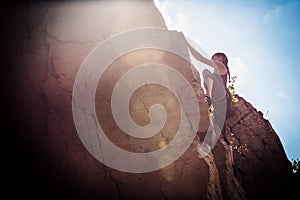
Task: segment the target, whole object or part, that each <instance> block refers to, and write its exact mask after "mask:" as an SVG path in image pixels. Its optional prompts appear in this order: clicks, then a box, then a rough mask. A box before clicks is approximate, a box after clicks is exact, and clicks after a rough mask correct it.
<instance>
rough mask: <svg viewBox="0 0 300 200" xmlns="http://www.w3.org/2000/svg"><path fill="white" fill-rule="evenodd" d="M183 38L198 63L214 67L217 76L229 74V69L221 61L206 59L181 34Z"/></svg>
mask: <svg viewBox="0 0 300 200" xmlns="http://www.w3.org/2000/svg"><path fill="white" fill-rule="evenodd" d="M180 33H181V34H182V36H183V39H184V41H185V42H186V44H187V47H188V48H189V50H190V52H191V54H192V55H193V56H194V58H196V59H197V60H198V61H200V62H202V63H204V64H206V65H208V66H210V67H213V68H214V69H215V71H216V73H217V74H220V75H223V74H226V73H227V68H226V66H225V65H224V64H223V63H221V62H219V61H213V60H209V59H207V58H205V57H204V56H202V55H201V54H200V53H199V52H198V51H197V50H196V49H194V47H193V46H192V45H191V44H190V43H189V42H188V41H187V40H186V38H185V36H184V35H183V33H182V32H180Z"/></svg>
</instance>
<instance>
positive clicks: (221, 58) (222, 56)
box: [212, 53, 228, 68]
mask: <svg viewBox="0 0 300 200" xmlns="http://www.w3.org/2000/svg"><path fill="white" fill-rule="evenodd" d="M212 59H213V60H214V61H220V62H221V63H223V64H224V65H225V66H226V67H227V68H228V58H227V56H226V55H225V54H224V53H215V54H214V55H213V56H212Z"/></svg>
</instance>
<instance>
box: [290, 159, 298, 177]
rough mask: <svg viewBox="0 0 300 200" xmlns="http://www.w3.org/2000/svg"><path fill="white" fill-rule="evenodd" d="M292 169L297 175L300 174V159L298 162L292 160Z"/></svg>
mask: <svg viewBox="0 0 300 200" xmlns="http://www.w3.org/2000/svg"><path fill="white" fill-rule="evenodd" d="M292 169H293V172H294V173H295V174H299V173H300V160H299V159H296V160H294V159H292Z"/></svg>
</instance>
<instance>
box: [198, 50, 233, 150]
mask: <svg viewBox="0 0 300 200" xmlns="http://www.w3.org/2000/svg"><path fill="white" fill-rule="evenodd" d="M212 60H213V61H214V62H215V63H216V65H217V66H219V67H215V68H214V71H213V73H212V72H210V71H209V70H207V69H205V70H203V72H202V74H203V78H204V87H205V90H206V95H207V99H208V102H209V103H211V104H212V106H213V110H214V111H213V116H214V123H215V124H216V125H217V126H218V127H219V128H220V130H221V133H222V135H223V137H224V140H225V142H226V143H227V144H228V145H230V141H229V140H228V138H227V136H226V126H225V123H226V118H227V117H228V116H230V115H231V113H232V106H231V102H232V96H231V94H230V92H229V90H228V88H227V80H228V79H229V77H230V73H229V68H228V59H227V56H226V55H225V54H224V53H216V54H214V55H213V56H212ZM220 66H222V67H221V68H222V70H223V71H221V70H219V68H220ZM224 68H226V70H224ZM225 71H226V72H225Z"/></svg>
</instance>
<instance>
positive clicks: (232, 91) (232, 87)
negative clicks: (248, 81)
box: [227, 76, 238, 103]
mask: <svg viewBox="0 0 300 200" xmlns="http://www.w3.org/2000/svg"><path fill="white" fill-rule="evenodd" d="M236 77H237V76H231V77H230V79H229V85H228V86H227V88H228V90H229V92H230V94H231V96H232V102H233V103H236V102H238V99H237V98H236V97H235V85H234V84H235V81H236Z"/></svg>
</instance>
